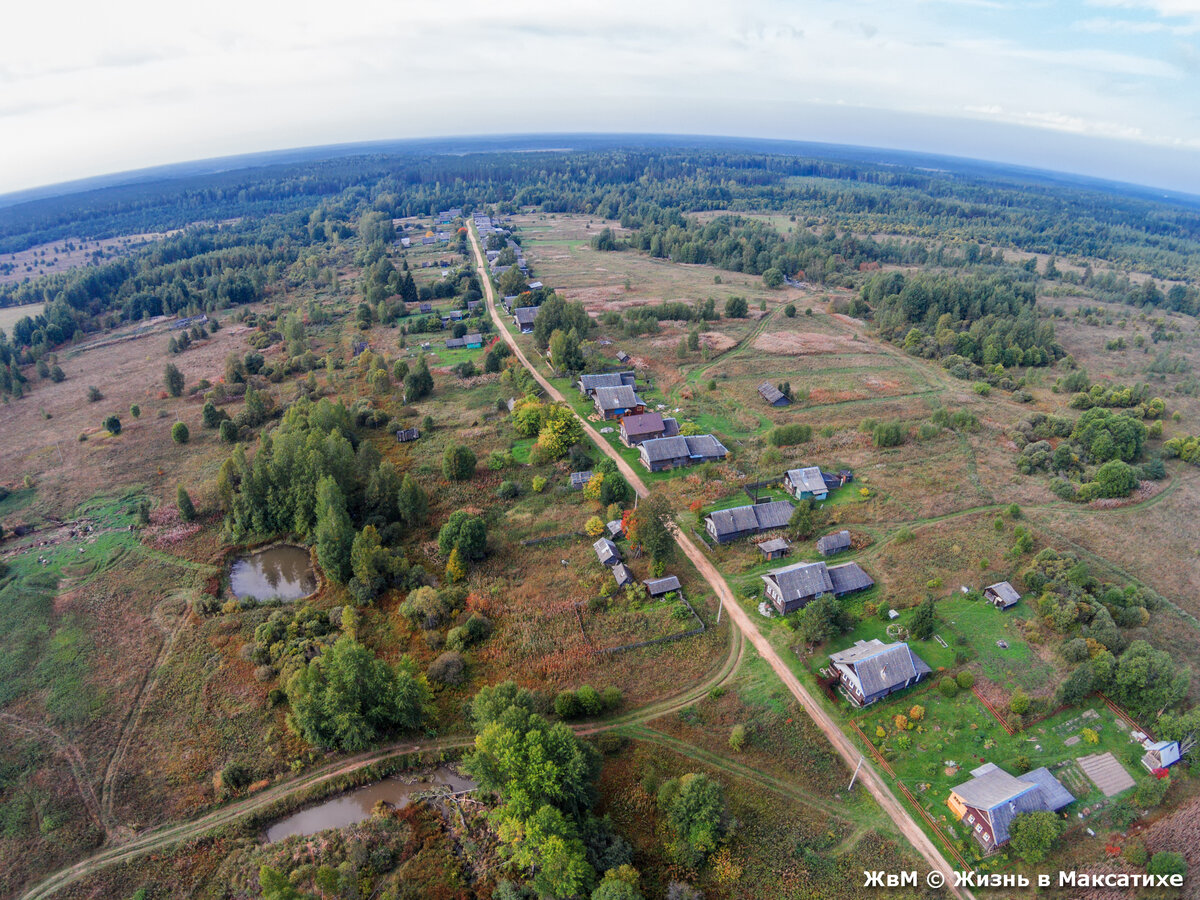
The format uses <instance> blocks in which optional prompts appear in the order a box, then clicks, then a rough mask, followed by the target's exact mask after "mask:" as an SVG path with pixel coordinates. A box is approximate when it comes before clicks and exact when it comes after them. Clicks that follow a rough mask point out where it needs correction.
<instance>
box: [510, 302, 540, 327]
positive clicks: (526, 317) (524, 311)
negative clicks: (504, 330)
mask: <svg viewBox="0 0 1200 900" xmlns="http://www.w3.org/2000/svg"><path fill="white" fill-rule="evenodd" d="M540 308H541V307H538V306H518V307H517V308H516V309H514V310H513V318H514V319H516V320H517V324H518V325H532V324H533V320H534V319H536V318H537V314H538V310H539V309H540Z"/></svg>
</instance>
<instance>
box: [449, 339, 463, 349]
mask: <svg viewBox="0 0 1200 900" xmlns="http://www.w3.org/2000/svg"><path fill="white" fill-rule="evenodd" d="M465 346H467V342H466V339H465V338H447V339H446V349H447V350H458V349H461V348H462V347H465Z"/></svg>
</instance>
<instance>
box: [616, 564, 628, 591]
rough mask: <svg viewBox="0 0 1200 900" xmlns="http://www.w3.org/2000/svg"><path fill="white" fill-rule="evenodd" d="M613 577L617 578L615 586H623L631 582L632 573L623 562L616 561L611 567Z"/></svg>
mask: <svg viewBox="0 0 1200 900" xmlns="http://www.w3.org/2000/svg"><path fill="white" fill-rule="evenodd" d="M612 573H613V578H615V579H617V587H625V585H627V584H632V583H633V573H632V572H630V571H629V566H627V565H625V563H617V564H616V565H615V566H613V567H612Z"/></svg>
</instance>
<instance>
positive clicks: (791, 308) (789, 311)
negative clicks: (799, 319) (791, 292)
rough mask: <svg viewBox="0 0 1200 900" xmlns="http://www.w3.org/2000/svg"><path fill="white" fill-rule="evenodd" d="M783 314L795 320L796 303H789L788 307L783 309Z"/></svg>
mask: <svg viewBox="0 0 1200 900" xmlns="http://www.w3.org/2000/svg"><path fill="white" fill-rule="evenodd" d="M783 314H784V315H785V316H787V317H788V318H789V319H794V318H796V304H795V303H789V304H788V305H787V306H785V307H784V308H783Z"/></svg>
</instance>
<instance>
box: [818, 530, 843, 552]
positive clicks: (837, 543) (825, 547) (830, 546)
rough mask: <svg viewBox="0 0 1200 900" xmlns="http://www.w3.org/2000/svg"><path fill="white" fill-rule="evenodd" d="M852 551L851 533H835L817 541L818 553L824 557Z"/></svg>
mask: <svg viewBox="0 0 1200 900" xmlns="http://www.w3.org/2000/svg"><path fill="white" fill-rule="evenodd" d="M849 549H850V532H849V531H835V532H834V533H833V534H827V535H825V536H824V537H822V538H820V539H818V540H817V552H818V553H820V554H821V555H822V556H833V555H834V554H835V553H841V552H842V551H843V550H849Z"/></svg>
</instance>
